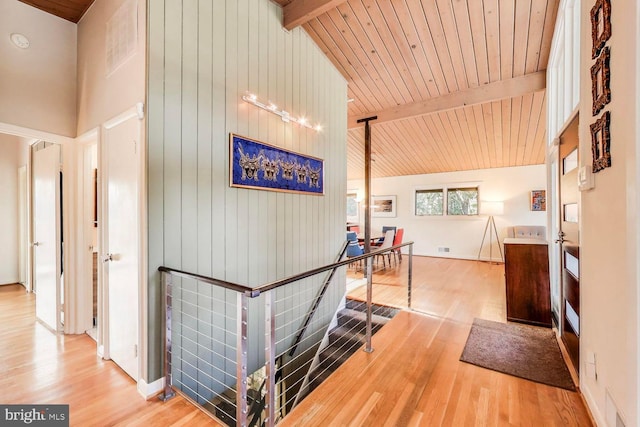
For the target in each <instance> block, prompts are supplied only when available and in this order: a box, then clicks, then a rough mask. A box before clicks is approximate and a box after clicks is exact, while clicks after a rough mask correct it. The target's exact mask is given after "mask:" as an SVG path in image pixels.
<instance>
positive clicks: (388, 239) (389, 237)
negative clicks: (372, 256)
mask: <svg viewBox="0 0 640 427" xmlns="http://www.w3.org/2000/svg"><path fill="white" fill-rule="evenodd" d="M394 234H395V230H387V232H386V233H384V240H383V241H382V245H380V247H379V248H378V249H387V248H390V247H391V246H393V236H394Z"/></svg>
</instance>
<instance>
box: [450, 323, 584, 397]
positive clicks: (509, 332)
mask: <svg viewBox="0 0 640 427" xmlns="http://www.w3.org/2000/svg"><path fill="white" fill-rule="evenodd" d="M460 360H461V361H463V362H467V363H471V364H474V365H477V366H481V367H483V368H488V369H492V370H494V371H498V372H503V373H505V374H509V375H514V376H516V377H520V378H524V379H527V380H531V381H535V382H539V383H542V384H547V385H551V386H554V387H560V388H564V389H566V390H571V391H575V389H576V387H575V385H574V384H573V380H572V379H571V374H570V373H569V369H568V368H567V365H566V364H565V363H564V359H563V358H562V353H561V352H560V347H558V342H557V341H556V336H555V333H554V332H553V331H552V330H551V329H549V328H542V327H538V326H529V325H523V324H519V323H499V322H492V321H489V320H482V319H474V321H473V325H472V326H471V332H469V338H467V344H466V345H465V346H464V350H463V351H462V356H460Z"/></svg>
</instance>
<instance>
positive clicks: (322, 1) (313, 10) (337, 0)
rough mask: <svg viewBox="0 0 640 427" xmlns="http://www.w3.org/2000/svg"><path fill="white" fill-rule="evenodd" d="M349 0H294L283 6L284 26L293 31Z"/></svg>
mask: <svg viewBox="0 0 640 427" xmlns="http://www.w3.org/2000/svg"><path fill="white" fill-rule="evenodd" d="M346 1H347V0H293V1H292V2H291V3H289V4H288V5H286V6H285V7H283V8H282V10H283V12H284V13H283V15H284V18H283V21H284V22H283V24H282V25H283V26H284V27H285V28H286V29H287V30H289V31H291V30H293V29H294V28H295V27H297V26H299V25H302V24H304V23H305V22H308V21H310V20H312V19H313V18H315V17H316V16H318V15H322V14H323V13H325V12H327V11H329V10H330V9H333V8H334V7H337V6H338V5H340V4H342V3H345V2H346Z"/></svg>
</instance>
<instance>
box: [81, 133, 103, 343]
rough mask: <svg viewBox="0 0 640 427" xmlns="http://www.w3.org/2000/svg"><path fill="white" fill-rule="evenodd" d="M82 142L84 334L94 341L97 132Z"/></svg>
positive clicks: (97, 288) (97, 282) (97, 292)
mask: <svg viewBox="0 0 640 427" xmlns="http://www.w3.org/2000/svg"><path fill="white" fill-rule="evenodd" d="M81 143H82V149H81V150H82V151H81V153H82V154H81V156H82V172H81V180H82V191H83V194H82V200H83V207H82V212H83V217H82V224H83V228H84V234H83V235H84V240H85V242H84V243H85V245H84V247H85V249H86V251H87V252H88V253H87V256H86V257H84V266H83V269H82V271H83V272H84V273H83V285H82V286H84V287H85V289H86V293H87V294H88V295H89V299H90V301H91V303H90V304H87V306H86V307H87V309H88V311H89V313H87V314H86V315H85V316H86V317H90V318H91V322H90V323H89V325H90V327H89V329H87V331H86V332H87V334H88V335H89V336H90V337H91V338H93V340H94V341H96V342H97V341H98V321H99V318H100V317H99V315H98V310H99V306H100V302H101V300H102V299H101V298H100V289H101V286H100V285H101V281H100V277H99V271H100V269H99V265H98V264H99V255H98V254H99V241H98V239H99V236H100V228H99V227H100V221H99V220H98V212H99V198H100V193H99V188H100V187H99V185H98V180H99V178H98V176H99V173H98V140H97V132H92V133H91V134H90V135H88V136H87V137H85V138H81Z"/></svg>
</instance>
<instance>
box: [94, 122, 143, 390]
mask: <svg viewBox="0 0 640 427" xmlns="http://www.w3.org/2000/svg"><path fill="white" fill-rule="evenodd" d="M140 130H141V128H140V120H139V119H138V117H137V116H136V115H131V116H129V117H125V118H124V119H122V120H119V121H117V122H115V123H113V124H112V125H107V126H106V127H105V131H104V138H103V139H102V141H103V142H102V150H103V151H102V153H103V156H102V170H103V175H102V176H103V179H104V186H103V188H106V191H105V195H106V197H105V199H104V201H105V206H104V210H103V212H104V216H103V218H104V221H103V223H104V234H103V236H104V245H103V246H102V250H103V254H102V260H103V263H102V265H103V267H104V269H103V278H104V280H105V281H106V283H107V289H108V301H107V304H108V318H107V319H106V322H107V323H108V326H107V329H108V334H107V337H108V346H109V347H108V348H109V350H108V351H109V356H110V357H111V359H112V360H113V361H114V362H116V363H117V364H118V365H119V366H120V367H121V368H122V369H123V370H124V371H125V372H126V373H127V374H129V375H130V376H131V377H132V378H133V379H135V380H137V379H138V321H139V314H138V310H139V307H138V305H139V287H140V284H139V277H140V266H141V263H140V259H139V257H140V253H139V249H140V214H139V212H140V208H139V171H140V169H139V168H140V161H139V155H140V150H139V141H140V134H141V132H140Z"/></svg>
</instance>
